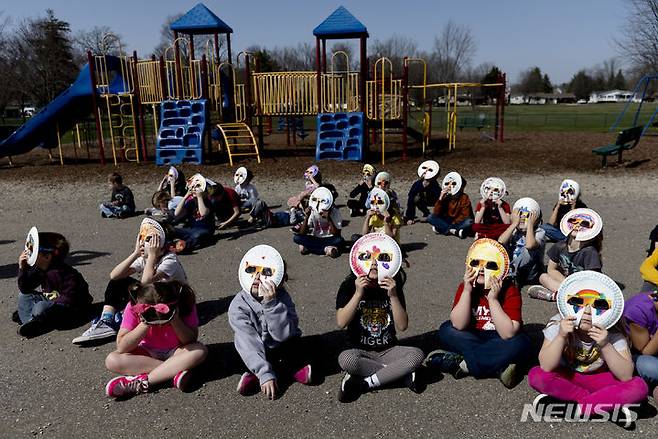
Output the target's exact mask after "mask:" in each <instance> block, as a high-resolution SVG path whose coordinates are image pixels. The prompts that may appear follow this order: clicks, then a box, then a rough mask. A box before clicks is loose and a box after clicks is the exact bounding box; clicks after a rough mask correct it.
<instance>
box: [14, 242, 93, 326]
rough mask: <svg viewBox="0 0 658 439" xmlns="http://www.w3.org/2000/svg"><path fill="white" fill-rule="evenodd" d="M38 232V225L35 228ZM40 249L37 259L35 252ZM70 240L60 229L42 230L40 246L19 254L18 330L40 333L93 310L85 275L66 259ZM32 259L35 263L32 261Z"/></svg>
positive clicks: (70, 321)
mask: <svg viewBox="0 0 658 439" xmlns="http://www.w3.org/2000/svg"><path fill="white" fill-rule="evenodd" d="M33 230H34V231H35V232H34V233H37V232H36V229H33ZM34 252H38V255H37V256H36V261H34V259H35V258H34V256H32V258H30V256H31V255H32V253H34ZM68 253H69V243H68V241H67V240H66V238H65V237H64V236H62V235H60V234H59V233H51V232H38V248H31V249H26V250H24V251H23V252H22V253H21V255H20V257H19V258H18V290H19V293H18V311H17V312H15V313H14V320H17V321H18V323H21V326H20V327H19V328H18V334H20V335H22V336H23V337H36V336H37V335H41V334H44V333H46V332H48V331H50V330H52V329H55V328H60V327H66V326H68V325H70V324H71V323H74V322H76V321H77V320H78V319H83V318H84V316H85V315H87V313H88V312H89V305H91V302H92V297H91V295H90V294H89V286H88V285H87V282H86V281H85V279H84V278H83V277H82V275H81V274H80V273H79V272H78V271H77V270H76V269H74V268H73V267H71V266H70V265H68V264H66V263H65V262H64V260H65V259H66V256H67V255H68ZM28 260H30V262H33V261H34V263H33V265H32V266H30V265H29V264H28Z"/></svg>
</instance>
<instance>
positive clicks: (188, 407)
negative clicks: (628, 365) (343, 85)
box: [0, 135, 658, 438]
mask: <svg viewBox="0 0 658 439" xmlns="http://www.w3.org/2000/svg"><path fill="white" fill-rule="evenodd" d="M570 136H571V135H570ZM522 138H523V137H522ZM569 138H571V137H569ZM545 140H546V143H549V142H552V141H555V142H559V141H560V138H559V136H558V137H555V136H554V135H552V136H551V137H550V140H549V138H547V139H545ZM562 140H564V139H562ZM518 142H522V140H518ZM594 142H596V143H599V141H598V140H595V141H594ZM511 143H512V141H509V142H508V143H506V145H510V144H511ZM484 145H485V146H483V147H487V148H490V150H489V151H490V152H491V155H492V161H493V162H492V163H498V165H497V167H496V166H494V165H490V164H488V162H487V161H486V160H485V161H479V162H477V163H471V162H473V159H472V157H473V156H472V150H473V148H475V146H473V147H471V149H470V151H471V155H470V156H469V154H468V153H466V152H463V151H462V152H459V154H451V155H446V156H441V157H438V160H439V161H440V163H441V164H442V172H441V175H444V174H445V173H446V172H448V171H449V170H451V169H457V170H459V171H460V172H461V173H462V174H463V175H464V176H465V177H466V179H467V180H468V181H469V185H468V186H467V188H466V189H467V193H468V194H469V195H470V196H471V199H472V200H473V201H475V200H476V199H477V193H478V189H479V184H480V182H481V181H482V179H484V178H485V177H487V176H489V175H490V174H495V175H499V176H500V177H502V178H503V179H504V180H505V181H506V183H507V186H508V190H509V192H510V195H509V197H508V200H510V201H513V200H515V199H517V198H519V197H522V196H532V197H534V198H536V199H537V200H538V201H539V203H540V205H541V206H542V207H543V208H544V210H545V212H546V211H547V210H548V209H550V207H551V206H552V204H553V203H554V199H555V198H556V195H555V193H556V191H557V187H558V185H559V183H560V181H561V180H562V179H563V178H566V177H569V178H574V179H576V180H577V181H579V182H580V183H581V187H582V188H583V200H584V201H585V202H586V203H587V204H588V205H589V206H590V207H592V208H594V209H596V210H597V211H598V212H599V213H600V214H601V215H602V217H603V219H604V221H605V231H604V233H605V241H604V250H603V260H604V272H605V273H606V274H608V275H610V276H612V277H613V278H614V279H616V280H618V281H620V282H623V283H624V284H625V285H626V290H625V295H626V297H629V296H630V295H632V294H634V293H635V292H636V290H637V288H638V287H639V286H640V285H641V279H640V277H639V272H638V267H639V265H640V263H641V261H642V259H643V256H644V255H645V249H646V246H647V237H648V233H649V231H650V230H651V228H652V227H653V226H654V225H655V224H656V218H655V209H654V203H655V200H656V191H655V187H656V183H657V177H656V175H655V173H654V172H651V171H653V165H652V163H648V164H647V165H646V166H645V165H642V166H640V167H638V168H635V169H629V168H624V167H621V168H615V169H610V170H608V171H605V172H600V171H597V170H596V163H597V162H596V160H594V161H592V160H591V159H592V158H591V157H589V156H587V160H589V161H588V162H584V161H583V162H582V163H581V164H582V170H580V171H579V170H578V166H577V165H578V163H573V164H570V165H569V166H564V167H558V168H553V167H550V169H552V170H551V172H550V173H544V172H542V169H545V168H543V167H542V166H541V163H544V160H550V156H551V155H554V154H551V153H550V152H549V153H545V154H544V156H543V157H539V156H537V155H534V156H533V155H532V154H531V153H529V154H528V155H526V154H524V158H522V159H521V160H526V161H527V162H529V163H535V164H537V165H539V166H534V167H529V168H523V169H525V170H526V172H525V173H521V172H520V170H521V169H520V168H519V166H518V165H517V164H516V163H513V164H510V167H509V168H501V166H500V164H501V163H503V162H502V161H501V160H502V158H500V157H499V155H498V154H503V152H502V151H498V152H497V151H496V149H495V148H494V147H493V146H490V145H491V144H488V143H487V144H484ZM589 147H590V146H588V145H586V146H580V147H579V149H580V148H589ZM505 148H512V146H509V147H508V146H505ZM517 148H518V147H517ZM464 149H467V148H464ZM517 151H518V149H517ZM505 154H509V151H507V152H505ZM517 155H518V154H517ZM582 156H583V160H585V159H584V157H585V155H584V154H582ZM26 157H27V156H26ZM39 158H42V156H39V153H37V154H35V155H34V156H33V160H34V161H37V162H38V159H39ZM19 159H22V160H23V161H22V162H21V160H19ZM631 159H633V157H631ZM555 160H557V159H555ZM16 161H17V162H18V163H19V166H17V167H15V168H5V169H2V170H0V181H2V184H3V187H5V190H4V193H5V194H6V195H5V197H4V200H5V201H4V205H5V209H4V211H3V218H2V219H3V226H4V227H3V230H4V233H3V236H2V237H1V238H2V240H0V258H1V259H0V288H2V289H3V290H4V291H5V293H4V294H3V295H2V296H0V316H4V317H3V318H1V319H0V330H1V331H2V332H3V333H5V334H6V337H5V339H4V341H3V342H2V343H0V367H2V370H4V372H3V373H2V374H1V375H0V389H2V392H1V393H0V395H1V396H0V422H1V424H2V425H3V428H2V429H1V430H0V437H29V436H31V435H43V436H45V437H90V436H95V435H98V434H101V435H102V436H103V437H117V438H118V437H131V438H132V437H140V436H141V437H161V436H163V435H166V436H171V437H208V436H211V437H319V436H320V437H321V436H325V437H437V436H454V437H472V436H475V435H478V436H482V435H483V432H484V435H485V436H487V437H509V436H510V435H511V434H519V435H520V436H525V437H532V436H540V437H545V436H551V437H555V436H567V435H568V436H571V437H573V436H584V435H588V434H597V435H599V437H616V436H617V435H619V434H624V435H628V436H630V435H631V434H632V433H624V432H623V430H621V429H620V428H619V427H617V426H615V425H613V424H611V423H575V424H574V423H569V424H566V423H550V424H548V423H532V422H528V423H521V422H520V418H521V413H522V409H523V404H526V403H531V402H532V400H533V399H534V397H535V396H536V393H535V392H534V391H533V390H532V389H531V388H530V387H529V386H528V384H527V381H526V380H525V379H524V381H523V382H522V383H521V384H519V385H518V386H517V387H516V388H515V389H513V390H507V389H505V388H504V387H503V386H502V384H501V383H500V382H499V381H498V380H495V379H491V380H482V381H478V382H476V381H475V380H473V379H472V378H465V379H462V380H459V381H455V380H454V379H453V378H452V377H450V376H446V377H445V378H443V379H441V380H439V379H436V380H434V381H435V382H433V383H431V384H430V385H429V386H428V388H427V390H426V391H425V392H424V393H423V394H421V395H416V394H414V393H412V392H410V391H409V390H407V389H405V388H393V389H385V390H380V391H378V392H375V393H371V394H367V395H364V396H362V397H361V398H360V399H359V400H358V401H357V402H355V403H352V404H340V403H339V402H338V401H337V399H336V396H337V389H338V386H339V383H340V379H341V378H342V374H341V373H340V371H339V370H338V368H337V364H336V357H337V354H338V352H340V349H341V347H342V345H343V334H342V332H341V331H339V330H338V329H337V328H336V324H335V310H334V308H335V307H334V304H335V294H336V291H337V288H338V285H339V283H340V282H341V280H342V279H343V278H344V276H346V275H347V274H348V272H349V266H348V261H347V256H346V255H343V256H341V257H340V258H339V259H338V260H332V259H330V258H326V257H316V256H301V255H300V254H299V253H298V252H297V250H296V246H295V245H294V244H293V243H292V239H291V234H290V231H289V230H288V229H287V228H283V229H269V230H265V231H262V232H258V233H241V232H238V231H237V230H229V231H225V232H221V233H220V234H219V240H218V242H217V244H216V245H215V246H213V247H209V248H205V249H202V250H200V251H198V252H196V253H195V254H193V255H189V256H183V257H182V262H183V265H184V267H185V270H186V271H187V274H188V276H189V279H190V282H191V284H192V286H193V287H194V288H195V290H196V292H197V301H198V304H199V305H198V306H199V311H200V315H201V320H202V326H201V328H200V340H201V341H202V342H204V343H206V344H207V345H208V346H209V348H210V356H209V359H208V361H207V363H206V364H205V365H204V366H203V368H202V370H200V371H199V373H198V374H197V378H198V380H199V385H198V389H196V390H195V391H193V392H191V393H181V392H180V391H178V390H176V389H170V388H166V389H163V390H160V391H158V392H156V393H152V394H148V395H140V396H138V397H136V398H133V399H131V400H128V401H123V402H115V401H111V400H108V399H107V398H106V397H105V396H104V393H103V392H104V385H105V383H106V382H107V380H109V379H110V378H111V377H112V374H111V373H109V372H107V371H106V370H105V368H104V364H103V361H104V358H105V356H106V355H107V354H108V353H109V352H110V351H111V350H112V349H113V344H112V343H108V344H104V345H100V346H96V347H85V348H81V347H78V346H75V345H72V344H71V339H73V338H74V337H75V336H77V335H79V334H80V333H81V332H82V331H83V330H84V329H86V326H82V327H80V328H76V329H72V330H67V331H56V332H52V333H50V334H47V335H44V336H41V337H38V338H35V339H31V340H25V339H22V338H21V337H19V336H18V335H16V333H15V331H16V325H15V324H14V323H12V322H11V321H10V319H9V316H10V314H11V312H12V311H13V310H14V309H15V302H16V295H17V287H16V280H15V276H16V261H17V258H18V254H19V253H20V251H21V249H22V246H23V240H24V237H25V234H26V232H27V230H28V229H29V228H30V227H31V226H32V225H36V226H37V227H38V228H39V229H40V230H43V231H47V230H52V231H59V232H61V233H63V234H64V235H65V236H67V237H68V238H69V240H70V241H71V246H72V257H71V262H72V263H73V264H74V265H75V266H76V268H77V269H78V270H80V271H81V272H82V274H83V275H84V276H85V278H86V279H87V281H88V282H89V284H90V288H91V292H92V295H93V296H94V299H95V300H96V301H100V300H102V297H103V291H104V288H105V284H106V282H107V279H108V274H109V272H110V270H111V269H112V267H114V265H115V264H117V263H118V262H119V261H121V260H122V259H123V258H124V257H125V256H126V255H127V254H128V253H129V252H130V250H131V248H132V245H133V243H134V239H135V235H136V233H137V229H138V226H139V222H140V221H141V218H139V217H136V218H131V219H126V220H104V219H101V218H100V217H99V214H98V210H97V204H98V202H100V201H101V200H103V199H104V198H106V197H107V196H108V194H109V189H108V188H107V186H106V183H105V182H104V180H105V175H106V174H107V173H108V172H111V170H112V169H113V168H112V167H111V166H107V167H100V166H96V165H78V166H66V167H63V168H62V167H59V166H31V165H30V163H29V160H28V159H24V158H16ZM309 163H310V158H308V157H301V158H299V157H286V158H277V159H267V160H265V161H264V162H263V164H261V165H256V164H253V163H252V164H250V165H249V166H250V167H251V168H252V169H253V170H254V172H255V174H256V179H255V183H256V185H257V187H258V188H259V191H260V192H261V196H262V198H263V199H265V200H267V201H268V203H270V204H272V205H277V204H278V205H281V204H283V205H285V199H286V198H287V197H288V196H289V195H290V194H293V193H296V192H298V191H299V190H300V189H301V188H302V186H303V183H302V180H301V174H302V172H303V170H304V169H305V168H306V166H307V164H309ZM417 165H418V159H414V160H411V161H408V162H402V161H393V162H391V164H390V166H387V169H389V170H391V172H392V173H393V177H394V182H393V187H394V188H395V189H397V191H398V193H399V194H400V196H401V197H402V199H403V200H404V199H405V198H406V197H405V195H406V191H407V188H408V187H409V185H410V184H411V182H412V178H413V176H414V174H415V168H416V167H417ZM359 168H360V165H359V164H354V163H349V164H346V163H342V162H341V163H338V162H327V163H325V162H323V163H322V164H321V169H322V170H323V174H324V177H325V180H326V181H329V182H332V183H334V184H335V185H336V186H337V188H338V190H339V192H340V193H341V196H340V197H339V199H338V200H337V201H338V203H339V204H344V203H345V201H346V194H347V192H348V191H349V190H350V189H351V187H352V185H353V181H354V180H355V179H356V177H357V175H358V170H359ZM492 169H506V170H505V171H503V172H493V171H491V170H492ZM196 170H200V171H201V172H203V173H204V174H207V175H208V176H210V177H212V178H213V179H216V180H217V181H219V182H222V183H229V182H231V181H232V170H231V169H230V168H229V167H228V166H227V165H215V166H207V167H201V168H195V167H187V168H185V172H186V174H188V173H192V172H194V171H196ZM118 171H119V172H121V173H122V174H124V176H125V180H126V183H127V184H128V185H129V186H130V187H131V188H132V189H133V192H134V193H135V195H136V199H137V205H138V208H144V207H148V203H149V201H150V197H151V193H152V191H153V187H154V186H155V185H156V184H157V181H159V180H158V178H159V176H160V175H161V174H162V173H163V172H164V171H163V170H162V169H157V168H155V167H154V166H152V165H150V164H147V165H141V166H137V165H130V164H123V165H120V166H119V167H118ZM342 213H343V216H344V217H348V212H347V209H345V208H343V209H342ZM347 219H349V218H347ZM360 227H361V220H360V219H358V218H357V219H351V221H350V223H349V225H348V226H347V227H346V230H345V232H344V235H345V236H350V234H351V233H354V232H356V231H357V230H359V229H360ZM402 242H403V243H404V244H406V245H407V246H408V249H409V260H410V262H411V268H410V269H408V270H407V274H408V281H407V284H406V286H405V294H406V298H407V304H408V311H409V315H410V324H409V329H408V330H407V331H406V333H403V334H400V335H401V338H402V340H403V343H404V342H408V343H413V344H416V345H419V346H421V347H423V348H424V349H429V348H432V347H433V346H434V339H433V337H434V331H435V329H436V328H437V326H438V325H439V324H440V323H441V322H443V321H444V320H446V319H447V318H448V314H449V309H450V305H451V302H452V297H453V295H454V291H455V289H456V287H457V284H458V283H459V281H460V279H461V276H462V273H463V261H464V257H465V254H466V251H467V249H468V246H469V244H470V240H464V241H462V240H459V239H456V238H447V237H440V236H436V235H434V234H433V233H432V231H431V230H430V228H429V226H428V225H427V224H416V225H413V226H410V227H404V228H403V230H402ZM259 243H269V244H271V245H274V246H275V247H276V248H278V249H279V251H280V252H281V253H282V254H283V256H284V258H286V260H287V262H288V269H289V275H290V280H289V291H290V292H291V295H292V296H293V298H294V300H295V302H296V304H297V308H298V313H299V315H300V324H301V327H302V329H303V330H304V334H305V337H306V340H307V342H308V343H309V346H310V348H311V349H313V351H314V352H316V357H317V362H316V366H317V367H316V368H315V371H316V373H317V374H318V375H320V374H322V375H324V377H323V378H322V380H321V382H320V383H319V384H318V385H317V386H311V387H304V386H301V385H293V386H292V387H290V389H288V390H287V391H286V392H285V393H284V394H283V396H282V397H281V398H280V399H278V400H276V401H273V402H270V401H267V400H266V399H265V398H264V397H262V396H261V395H258V396H255V397H250V398H243V397H241V396H239V395H238V394H237V393H236V391H235V387H236V384H237V380H238V377H239V373H240V372H241V371H240V370H239V368H238V367H236V353H235V351H234V349H233V347H232V340H233V336H232V331H231V329H230V327H229V325H228V319H227V316H226V311H227V309H228V304H229V302H230V300H231V298H232V297H233V295H234V294H235V293H236V292H237V291H238V289H239V283H238V278H237V275H236V269H237V267H236V266H237V263H238V262H239V260H240V258H241V257H242V255H243V254H244V252H245V251H246V250H248V249H249V248H251V247H252V246H253V245H255V244H259ZM556 311H557V310H556V307H555V305H554V304H550V303H545V302H539V301H534V300H532V299H527V300H524V304H523V312H524V321H525V323H526V325H527V326H528V328H529V330H530V332H531V333H534V334H537V331H538V330H539V329H540V328H541V326H543V325H544V324H545V322H546V321H547V320H548V319H549V318H550V316H551V315H553V314H554V313H555V312H556ZM657 425H658V424H657V423H656V418H653V417H650V418H648V419H641V420H639V421H638V423H637V430H636V431H635V434H637V433H648V434H651V433H653V434H656V433H658V426H657Z"/></svg>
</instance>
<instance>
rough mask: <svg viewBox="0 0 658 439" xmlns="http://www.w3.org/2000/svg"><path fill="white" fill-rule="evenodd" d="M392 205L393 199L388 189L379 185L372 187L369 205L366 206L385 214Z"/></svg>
mask: <svg viewBox="0 0 658 439" xmlns="http://www.w3.org/2000/svg"><path fill="white" fill-rule="evenodd" d="M390 206H391V199H390V198H389V196H388V194H387V193H386V191H385V190H383V189H380V188H378V187H374V188H372V190H371V191H370V194H368V205H367V206H366V207H367V208H368V209H372V210H374V211H376V212H377V213H379V214H381V215H384V214H385V213H386V212H387V211H388V208H389V207H390Z"/></svg>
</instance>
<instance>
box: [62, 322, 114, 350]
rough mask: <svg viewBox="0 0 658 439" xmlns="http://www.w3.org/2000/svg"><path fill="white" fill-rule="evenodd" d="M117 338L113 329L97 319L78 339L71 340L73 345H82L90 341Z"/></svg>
mask: <svg viewBox="0 0 658 439" xmlns="http://www.w3.org/2000/svg"><path fill="white" fill-rule="evenodd" d="M116 336H117V330H116V329H114V328H113V327H112V326H110V324H109V323H108V322H106V321H105V320H102V319H99V320H98V321H96V322H93V323H92V324H91V327H90V328H89V329H87V330H86V331H85V332H83V333H82V335H81V336H80V337H76V338H74V339H73V341H72V343H73V344H82V343H85V342H88V341H92V340H102V339H105V338H112V337H116Z"/></svg>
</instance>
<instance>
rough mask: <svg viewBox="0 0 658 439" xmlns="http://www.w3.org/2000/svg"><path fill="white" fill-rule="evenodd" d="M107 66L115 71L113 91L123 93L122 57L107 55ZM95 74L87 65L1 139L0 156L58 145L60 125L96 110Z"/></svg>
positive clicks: (70, 124)
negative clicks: (63, 87) (93, 91)
mask: <svg viewBox="0 0 658 439" xmlns="http://www.w3.org/2000/svg"><path fill="white" fill-rule="evenodd" d="M106 61H107V68H108V70H109V71H111V72H114V73H115V75H113V79H112V82H111V84H110V87H109V89H110V90H109V91H110V93H123V92H124V90H123V79H122V77H121V73H120V63H119V58H116V57H113V56H107V57H106ZM91 93H92V90H91V77H90V75H89V65H88V64H87V65H85V66H84V67H83V68H82V70H81V71H80V74H79V75H78V77H77V78H76V80H75V82H74V83H73V84H72V85H71V86H70V87H69V88H68V89H66V90H64V91H63V92H62V93H61V94H60V95H59V96H57V97H56V98H55V99H53V100H52V102H50V103H49V104H48V105H46V106H45V107H43V108H42V109H41V110H40V111H39V112H38V113H36V114H35V115H34V116H32V117H31V118H30V119H29V120H28V121H27V122H26V123H25V124H23V125H22V126H21V127H19V128H18V129H17V130H16V131H14V132H13V133H12V134H11V135H10V136H9V137H7V138H6V139H4V140H3V141H0V157H6V156H15V155H19V154H24V153H26V152H28V151H31V150H32V149H34V148H36V147H37V146H41V147H48V148H52V147H55V146H56V145H57V137H56V136H57V127H58V126H59V132H60V133H64V132H66V131H68V130H69V129H71V128H72V127H73V126H74V125H75V124H76V123H78V122H79V121H81V120H83V119H84V118H86V117H87V116H88V115H89V114H90V113H91V112H92V110H93V109H92V100H91Z"/></svg>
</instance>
